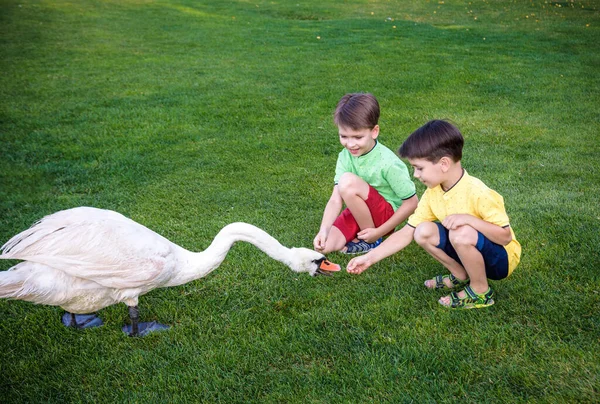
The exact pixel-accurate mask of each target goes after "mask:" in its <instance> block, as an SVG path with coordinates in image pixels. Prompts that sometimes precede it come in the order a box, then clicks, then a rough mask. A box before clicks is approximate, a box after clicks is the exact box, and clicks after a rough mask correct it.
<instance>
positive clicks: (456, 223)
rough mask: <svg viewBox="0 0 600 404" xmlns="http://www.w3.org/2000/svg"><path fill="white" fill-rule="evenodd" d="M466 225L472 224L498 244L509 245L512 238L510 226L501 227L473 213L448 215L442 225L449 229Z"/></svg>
mask: <svg viewBox="0 0 600 404" xmlns="http://www.w3.org/2000/svg"><path fill="white" fill-rule="evenodd" d="M465 225H467V226H471V227H472V228H474V229H475V230H477V231H478V232H480V233H481V234H483V235H484V236H485V237H486V238H487V239H488V240H490V241H492V242H494V243H496V244H500V245H507V244H508V243H510V242H511V240H512V234H511V233H510V227H501V226H498V225H497V224H494V223H490V222H486V221H485V220H483V219H480V218H478V217H475V216H472V215H468V214H455V215H449V216H446V218H445V219H444V220H442V226H444V227H445V228H447V229H448V230H456V229H457V228H459V227H461V226H465Z"/></svg>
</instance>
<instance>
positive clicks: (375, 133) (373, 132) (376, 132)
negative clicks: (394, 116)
mask: <svg viewBox="0 0 600 404" xmlns="http://www.w3.org/2000/svg"><path fill="white" fill-rule="evenodd" d="M377 136H379V125H375V126H374V127H373V129H371V138H373V139H377Z"/></svg>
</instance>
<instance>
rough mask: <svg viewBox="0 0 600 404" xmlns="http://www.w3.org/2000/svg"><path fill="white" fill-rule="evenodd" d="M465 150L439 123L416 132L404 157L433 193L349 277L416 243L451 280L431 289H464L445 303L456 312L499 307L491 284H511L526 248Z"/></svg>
mask: <svg viewBox="0 0 600 404" xmlns="http://www.w3.org/2000/svg"><path fill="white" fill-rule="evenodd" d="M463 144H464V139H463V136H462V135H461V133H460V131H459V130H458V129H457V128H456V127H455V126H454V125H452V124H450V123H448V122H445V121H440V120H434V121H430V122H427V123H426V124H425V125H423V126H422V127H420V128H419V129H417V130H416V131H415V132H413V133H412V134H411V135H410V136H409V137H408V138H407V139H406V141H405V142H404V143H403V144H402V146H401V147H400V150H399V154H400V156H401V157H403V158H407V159H408V161H409V162H410V164H411V165H412V166H413V168H414V176H415V178H418V179H419V180H420V181H421V182H422V183H423V184H425V185H427V190H426V191H425V193H424V194H423V197H422V198H421V200H420V202H419V206H418V207H417V210H416V211H415V213H414V214H413V215H412V216H411V217H410V218H409V219H408V223H407V225H406V226H404V227H403V228H402V229H401V230H399V231H398V232H396V233H394V234H393V235H391V236H390V237H389V238H388V239H387V240H386V241H385V242H383V243H382V244H381V245H380V246H379V247H377V248H375V249H374V250H372V251H371V252H369V253H368V254H367V255H364V256H362V257H357V258H354V259H352V260H351V261H350V262H349V263H348V267H347V270H348V272H350V273H354V274H359V273H361V272H363V271H364V270H365V269H367V268H368V267H369V266H371V265H373V264H374V263H376V262H378V261H380V260H382V259H383V258H385V257H388V256H390V255H392V254H394V253H396V252H398V251H400V250H402V249H403V248H404V247H406V246H407V245H408V244H409V243H410V242H411V240H412V239H413V237H414V239H415V241H416V242H417V243H418V244H419V245H420V246H421V247H423V248H424V249H425V251H427V252H428V253H429V254H431V255H432V256H433V257H434V258H435V259H436V260H438V261H439V262H440V263H441V264H442V265H443V266H444V267H446V269H448V271H450V274H449V275H438V276H436V277H435V278H434V279H430V280H427V281H426V282H425V286H426V287H428V288H430V289H440V288H447V289H459V288H464V289H463V290H461V291H459V292H456V291H453V292H452V293H450V295H448V296H444V297H442V298H441V299H440V300H439V303H440V304H442V305H443V306H446V307H451V308H480V307H487V306H491V305H492V304H494V299H493V296H494V292H493V290H492V289H491V288H490V287H489V285H488V278H489V279H493V280H499V279H504V278H506V277H507V276H509V275H510V274H511V273H512V271H513V270H514V269H515V267H516V266H517V264H518V263H519V260H520V257H521V245H520V244H519V242H518V241H517V240H516V239H515V234H514V232H513V230H512V228H511V227H510V225H509V221H508V216H507V215H506V211H505V209H504V201H503V199H502V196H500V195H499V194H498V193H496V192H495V191H493V190H492V189H490V188H488V187H487V186H486V185H485V184H484V183H483V182H481V181H480V180H479V179H477V178H475V177H471V176H470V175H468V174H467V172H466V171H465V170H464V169H463V168H462V166H461V163H460V160H461V158H462V148H463Z"/></svg>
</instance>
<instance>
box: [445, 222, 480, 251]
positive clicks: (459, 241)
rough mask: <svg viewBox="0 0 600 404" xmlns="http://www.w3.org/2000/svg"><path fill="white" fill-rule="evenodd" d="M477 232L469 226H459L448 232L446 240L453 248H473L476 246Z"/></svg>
mask: <svg viewBox="0 0 600 404" xmlns="http://www.w3.org/2000/svg"><path fill="white" fill-rule="evenodd" d="M477 236H478V234H477V230H475V229H474V228H472V227H471V226H460V227H459V228H457V229H455V230H450V231H449V232H448V239H449V240H450V244H452V245H453V246H454V247H455V248H456V247H460V246H474V245H477Z"/></svg>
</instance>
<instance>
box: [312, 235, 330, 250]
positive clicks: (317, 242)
mask: <svg viewBox="0 0 600 404" xmlns="http://www.w3.org/2000/svg"><path fill="white" fill-rule="evenodd" d="M326 243H327V232H325V231H320V232H319V233H318V234H317V235H316V237H315V239H314V240H313V247H314V248H315V250H317V251H323V250H324V249H325V244H326Z"/></svg>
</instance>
